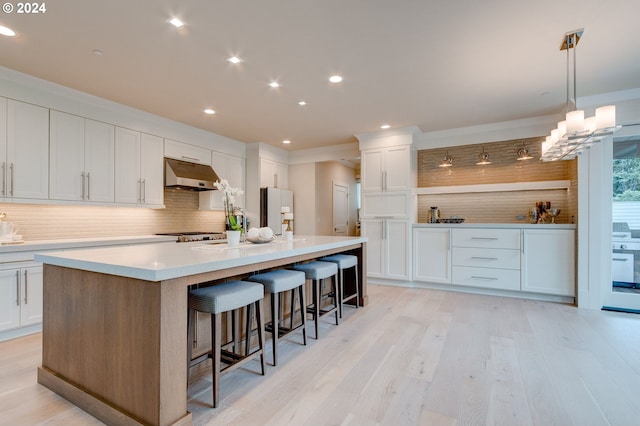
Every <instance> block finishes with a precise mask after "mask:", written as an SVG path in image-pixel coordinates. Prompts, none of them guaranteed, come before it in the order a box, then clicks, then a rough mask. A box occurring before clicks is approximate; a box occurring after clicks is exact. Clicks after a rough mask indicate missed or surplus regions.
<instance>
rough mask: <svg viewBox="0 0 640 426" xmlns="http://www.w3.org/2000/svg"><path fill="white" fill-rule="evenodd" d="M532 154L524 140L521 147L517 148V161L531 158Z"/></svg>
mask: <svg viewBox="0 0 640 426" xmlns="http://www.w3.org/2000/svg"><path fill="white" fill-rule="evenodd" d="M532 158H533V156H532V155H531V154H529V150H528V149H527V147H526V146H525V145H524V141H522V148H520V149H518V161H522V160H531V159H532Z"/></svg>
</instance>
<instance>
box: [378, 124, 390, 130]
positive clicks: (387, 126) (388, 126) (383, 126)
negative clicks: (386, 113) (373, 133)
mask: <svg viewBox="0 0 640 426" xmlns="http://www.w3.org/2000/svg"><path fill="white" fill-rule="evenodd" d="M390 127H391V126H390V125H388V124H383V125H382V126H380V128H381V129H388V128H390Z"/></svg>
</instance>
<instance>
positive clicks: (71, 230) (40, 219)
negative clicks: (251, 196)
mask: <svg viewBox="0 0 640 426" xmlns="http://www.w3.org/2000/svg"><path fill="white" fill-rule="evenodd" d="M198 200H199V196H198V193H197V192H193V191H180V190H174V189H167V190H165V192H164V203H165V206H166V208H164V209H147V208H135V207H100V206H61V205H45V204H8V203H7V204H4V203H0V212H5V213H6V214H7V219H6V220H7V221H10V222H13V223H14V224H15V226H17V227H18V233H19V234H21V235H22V236H23V238H24V239H25V240H27V241H33V240H50V239H58V238H88V237H112V236H113V237H116V236H129V235H151V234H157V233H161V232H187V231H195V232H204V231H206V232H222V231H224V212H222V211H206V210H198V203H199V201H198Z"/></svg>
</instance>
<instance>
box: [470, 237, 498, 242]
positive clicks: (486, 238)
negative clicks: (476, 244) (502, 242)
mask: <svg viewBox="0 0 640 426" xmlns="http://www.w3.org/2000/svg"><path fill="white" fill-rule="evenodd" d="M471 239H472V240H484V241H494V240H497V239H498V238H496V237H471Z"/></svg>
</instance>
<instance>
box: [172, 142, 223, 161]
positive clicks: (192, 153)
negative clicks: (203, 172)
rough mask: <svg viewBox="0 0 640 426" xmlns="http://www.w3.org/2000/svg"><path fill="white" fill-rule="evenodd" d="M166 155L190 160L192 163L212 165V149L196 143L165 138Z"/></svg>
mask: <svg viewBox="0 0 640 426" xmlns="http://www.w3.org/2000/svg"><path fill="white" fill-rule="evenodd" d="M164 156H165V157H168V158H175V159H176V160H182V161H188V162H190V163H199V164H208V165H211V150H210V149H207V148H202V147H199V146H195V145H189V144H187V143H182V142H178V141H174V140H171V139H165V140H164Z"/></svg>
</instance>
